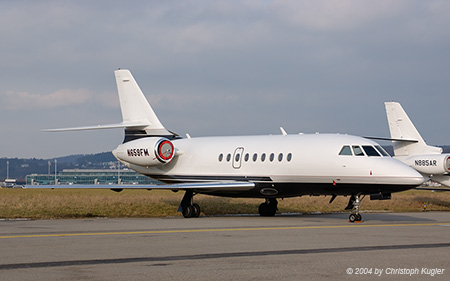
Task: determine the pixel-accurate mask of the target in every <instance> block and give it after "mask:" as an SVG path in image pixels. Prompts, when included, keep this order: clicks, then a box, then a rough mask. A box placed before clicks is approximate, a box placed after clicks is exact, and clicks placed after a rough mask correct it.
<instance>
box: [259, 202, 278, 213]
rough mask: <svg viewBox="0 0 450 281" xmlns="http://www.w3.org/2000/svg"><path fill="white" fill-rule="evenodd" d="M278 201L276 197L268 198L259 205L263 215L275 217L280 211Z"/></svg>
mask: <svg viewBox="0 0 450 281" xmlns="http://www.w3.org/2000/svg"><path fill="white" fill-rule="evenodd" d="M277 206H278V201H277V199H275V198H266V202H264V203H261V205H259V209H258V210H259V214H260V215H261V216H262V217H273V216H275V213H276V212H277V211H278V208H277Z"/></svg>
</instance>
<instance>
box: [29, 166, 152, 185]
mask: <svg viewBox="0 0 450 281" xmlns="http://www.w3.org/2000/svg"><path fill="white" fill-rule="evenodd" d="M26 181H27V183H26V184H27V185H53V184H55V183H56V184H64V185H66V184H68V185H71V184H74V185H75V184H111V185H113V184H157V183H159V182H158V181H156V180H153V179H151V178H149V177H146V176H143V175H141V174H138V173H136V172H134V171H131V170H127V169H123V170H112V169H100V170H85V169H65V170H63V171H62V172H59V173H57V174H56V175H55V174H31V175H27V178H26Z"/></svg>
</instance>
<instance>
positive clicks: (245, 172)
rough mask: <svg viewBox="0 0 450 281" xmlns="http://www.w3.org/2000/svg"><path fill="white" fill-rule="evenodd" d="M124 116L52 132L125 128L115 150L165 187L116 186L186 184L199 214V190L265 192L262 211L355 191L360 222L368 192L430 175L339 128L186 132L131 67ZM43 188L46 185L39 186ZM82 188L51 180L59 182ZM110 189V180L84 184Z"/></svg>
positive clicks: (192, 213) (121, 81)
mask: <svg viewBox="0 0 450 281" xmlns="http://www.w3.org/2000/svg"><path fill="white" fill-rule="evenodd" d="M115 76H116V82H117V88H118V93H119V99H120V106H121V111H122V117H123V122H122V123H119V124H112V125H99V126H92V127H79V128H67V129H54V130H49V131H68V130H91V129H107V128H125V139H124V142H123V143H122V144H120V145H119V146H118V147H117V148H116V149H115V150H114V151H113V154H114V156H115V157H116V158H117V159H118V160H119V161H120V162H122V163H123V164H124V165H125V166H127V167H128V168H130V169H132V170H135V171H136V172H138V173H141V174H144V175H147V176H149V177H152V178H154V179H157V180H159V181H161V182H163V183H165V184H164V185H154V186H148V185H147V186H136V185H130V186H126V185H118V186H114V187H113V188H112V189H113V190H115V191H121V190H122V189H126V188H130V189H136V188H143V189H169V190H174V191H176V190H184V191H185V195H184V197H183V199H182V201H181V204H180V207H179V211H181V212H182V213H183V216H184V217H185V218H190V217H198V216H199V215H200V206H199V205H198V204H196V203H194V202H193V197H194V195H195V194H208V195H214V196H225V197H247V198H262V199H265V202H264V203H262V204H261V205H260V206H259V214H260V215H261V216H273V215H275V213H276V211H277V204H278V202H277V199H279V198H285V197H295V196H303V195H311V196H318V195H330V196H331V200H330V203H331V202H332V201H333V200H334V199H335V198H336V196H338V195H342V196H350V200H349V203H348V206H347V208H346V209H352V212H351V214H350V217H349V220H350V221H351V222H355V221H361V215H360V213H359V204H360V201H361V200H362V198H361V196H365V195H370V197H371V199H377V200H383V199H390V198H391V193H392V192H399V191H403V190H407V189H411V188H414V187H416V186H419V185H421V184H422V183H423V181H424V179H423V177H422V176H421V175H420V174H419V173H417V172H416V171H415V170H414V169H412V168H410V167H408V166H407V165H405V164H403V163H401V162H400V161H398V160H396V159H393V158H391V157H390V156H389V155H388V154H387V153H386V152H385V151H384V150H383V148H381V147H380V146H379V145H378V144H377V143H375V142H373V141H371V140H367V139H364V138H361V137H357V136H349V135H339V134H298V135H297V134H296V135H288V134H287V133H286V131H284V129H281V132H282V134H280V135H267V136H233V137H198V138H191V137H189V136H188V137H187V138H181V137H179V136H178V135H177V134H175V133H173V132H171V131H169V130H167V129H166V128H165V127H164V126H163V125H162V124H161V122H160V121H159V119H158V117H157V116H156V114H155V112H154V111H153V109H152V108H151V106H150V104H149V103H148V101H147V99H146V98H145V96H144V95H143V93H142V91H141V90H140V88H139V86H138V84H137V83H136V81H135V79H134V78H133V76H132V75H131V73H130V71H128V70H124V69H122V70H121V69H119V70H116V71H115ZM39 187H43V186H39ZM55 187H56V188H58V187H59V188H65V187H66V188H76V187H77V186H74V185H71V186H52V188H55ZM78 187H81V188H110V189H111V186H92V185H88V186H78Z"/></svg>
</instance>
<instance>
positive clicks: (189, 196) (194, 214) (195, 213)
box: [178, 190, 200, 219]
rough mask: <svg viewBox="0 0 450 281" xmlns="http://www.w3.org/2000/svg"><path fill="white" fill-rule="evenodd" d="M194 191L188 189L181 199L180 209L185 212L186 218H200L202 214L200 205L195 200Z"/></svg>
mask: <svg viewBox="0 0 450 281" xmlns="http://www.w3.org/2000/svg"><path fill="white" fill-rule="evenodd" d="M193 198H194V193H193V192H192V190H186V193H185V194H184V196H183V199H182V200H181V203H180V207H179V208H178V211H179V212H181V213H182V214H183V217H185V218H187V219H188V218H198V217H199V216H200V205H198V204H197V203H194V202H193Z"/></svg>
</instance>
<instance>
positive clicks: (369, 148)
mask: <svg viewBox="0 0 450 281" xmlns="http://www.w3.org/2000/svg"><path fill="white" fill-rule="evenodd" d="M363 149H364V151H365V152H366V154H367V156H378V157H379V156H381V155H380V153H378V151H376V150H375V148H374V147H373V146H371V145H363Z"/></svg>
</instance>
